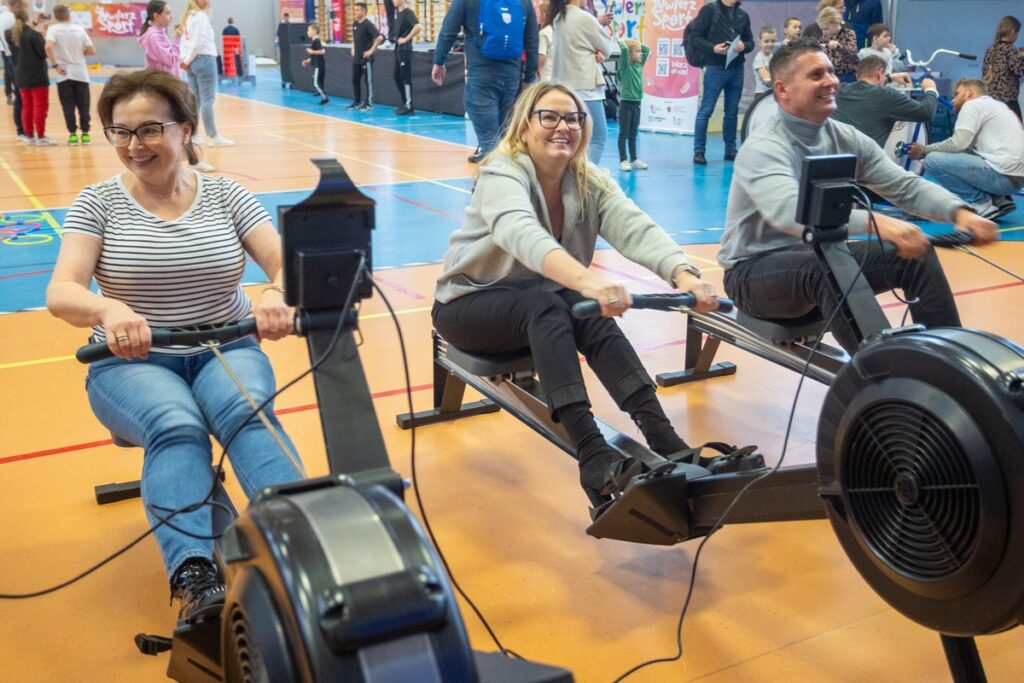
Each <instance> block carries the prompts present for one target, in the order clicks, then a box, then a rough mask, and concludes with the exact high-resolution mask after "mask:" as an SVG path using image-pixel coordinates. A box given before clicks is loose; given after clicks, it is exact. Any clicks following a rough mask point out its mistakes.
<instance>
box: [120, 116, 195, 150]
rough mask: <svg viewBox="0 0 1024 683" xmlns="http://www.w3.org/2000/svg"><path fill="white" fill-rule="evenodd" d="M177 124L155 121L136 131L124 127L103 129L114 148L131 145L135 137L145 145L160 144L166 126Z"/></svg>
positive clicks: (175, 122)
mask: <svg viewBox="0 0 1024 683" xmlns="http://www.w3.org/2000/svg"><path fill="white" fill-rule="evenodd" d="M177 123H178V121H170V122H168V123H159V122H157V121H153V122H152V123H144V124H142V125H141V126H139V127H138V128H135V129H132V128H125V127H123V126H107V127H106V128H104V129H103V134H104V135H106V136H107V140H109V141H110V144H112V145H113V146H114V147H127V146H128V145H130V144H131V142H132V136H133V135H134V136H135V137H137V138H138V139H139V140H141V141H142V142H144V143H153V142H160V140H161V139H163V137H164V128H165V127H166V126H174V125H176V124H177Z"/></svg>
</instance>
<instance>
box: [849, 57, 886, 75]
mask: <svg viewBox="0 0 1024 683" xmlns="http://www.w3.org/2000/svg"><path fill="white" fill-rule="evenodd" d="M888 66H889V65H888V63H886V61H885V60H884V59H882V58H881V57H879V56H878V55H868V56H867V57H864V58H863V59H861V60H860V63H858V64H857V78H860V77H861V76H869V75H871V74H873V73H875V72H876V71H878V70H879V69H885V68H886V67H888Z"/></svg>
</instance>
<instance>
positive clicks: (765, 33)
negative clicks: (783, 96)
mask: <svg viewBox="0 0 1024 683" xmlns="http://www.w3.org/2000/svg"><path fill="white" fill-rule="evenodd" d="M776 37H777V34H776V33H775V27H774V26H764V27H762V28H761V33H759V34H758V36H757V45H758V47H760V48H761V49H759V50H758V51H757V54H756V55H754V61H753V65H752V68H753V69H754V97H757V96H758V95H761V94H763V93H766V92H769V91H770V90H771V89H772V75H771V73H769V71H768V63H769V62H771V61H772V55H773V54H775V39H776Z"/></svg>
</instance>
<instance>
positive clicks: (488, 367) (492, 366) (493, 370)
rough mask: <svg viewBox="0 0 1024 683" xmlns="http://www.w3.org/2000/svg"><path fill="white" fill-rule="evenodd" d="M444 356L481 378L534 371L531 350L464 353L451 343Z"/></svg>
mask: <svg viewBox="0 0 1024 683" xmlns="http://www.w3.org/2000/svg"><path fill="white" fill-rule="evenodd" d="M444 355H445V357H446V358H447V359H448V360H450V361H451V362H452V363H454V364H455V365H458V366H459V367H460V368H462V369H463V370H465V371H466V372H469V373H472V374H474V375H478V376H480V377H501V376H503V375H514V374H517V373H520V372H529V371H531V370H533V355H532V354H531V353H530V349H529V348H525V349H519V350H518V351H509V352H507V353H481V352H479V351H463V350H461V349H457V348H455V347H454V346H452V345H451V344H450V343H449V344H448V345H447V346H446V348H445V352H444Z"/></svg>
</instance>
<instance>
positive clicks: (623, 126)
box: [619, 100, 640, 161]
mask: <svg viewBox="0 0 1024 683" xmlns="http://www.w3.org/2000/svg"><path fill="white" fill-rule="evenodd" d="M639 130H640V103H639V102H632V101H630V100H619V161H626V143H629V161H636V136H637V132H638V131H639Z"/></svg>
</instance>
